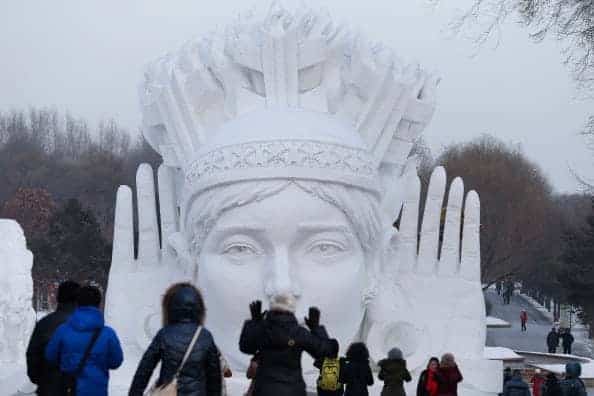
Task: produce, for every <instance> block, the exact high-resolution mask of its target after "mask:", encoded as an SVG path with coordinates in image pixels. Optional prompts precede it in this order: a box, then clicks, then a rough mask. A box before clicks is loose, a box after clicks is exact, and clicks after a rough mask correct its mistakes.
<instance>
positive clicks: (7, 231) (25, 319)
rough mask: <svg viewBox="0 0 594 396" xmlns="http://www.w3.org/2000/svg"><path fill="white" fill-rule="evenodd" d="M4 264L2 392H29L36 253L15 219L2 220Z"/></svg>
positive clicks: (0, 281)
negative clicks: (33, 275)
mask: <svg viewBox="0 0 594 396" xmlns="http://www.w3.org/2000/svg"><path fill="white" fill-rule="evenodd" d="M0 263H2V265H1V266H0V394H1V395H12V394H15V393H16V392H21V393H24V394H27V393H30V392H32V391H33V390H34V389H35V388H34V386H33V385H32V384H31V383H30V382H29V381H28V379H27V375H26V359H25V352H26V348H27V343H28V342H29V338H30V336H31V332H32V331H33V326H34V325H35V311H34V310H33V307H32V300H33V279H32V277H31V268H32V267H33V255H32V254H31V252H30V251H29V250H27V243H26V240H25V236H24V234H23V230H22V229H21V227H20V226H19V224H18V223H17V222H15V221H13V220H5V219H0Z"/></svg>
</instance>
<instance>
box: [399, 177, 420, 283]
mask: <svg viewBox="0 0 594 396" xmlns="http://www.w3.org/2000/svg"><path fill="white" fill-rule="evenodd" d="M420 195H421V180H420V179H419V177H418V176H417V175H416V174H415V175H414V177H412V178H411V179H410V180H409V183H407V188H406V198H405V200H404V205H403V207H402V216H401V218H400V230H399V232H398V239H397V243H396V253H397V256H396V260H397V261H398V263H397V264H398V266H399V269H400V272H410V271H411V270H412V269H413V266H414V263H415V261H416V258H417V244H418V242H417V238H418V235H419V234H418V229H419V201H420Z"/></svg>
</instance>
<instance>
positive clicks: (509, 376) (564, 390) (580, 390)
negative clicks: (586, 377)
mask: <svg viewBox="0 0 594 396" xmlns="http://www.w3.org/2000/svg"><path fill="white" fill-rule="evenodd" d="M581 374H582V366H581V365H580V364H579V363H578V362H571V363H567V365H566V366H565V375H564V379H563V380H559V378H558V377H557V375H555V373H552V372H549V373H548V374H547V375H546V376H544V375H543V374H542V372H541V370H540V369H536V370H535V371H534V375H533V376H532V378H531V380H530V385H531V386H530V385H529V384H528V383H527V382H526V381H524V379H523V378H522V372H521V371H520V370H513V371H512V370H511V368H506V369H505V371H504V374H503V396H531V395H532V396H587V395H588V393H587V391H586V385H585V384H584V381H582V379H581V378H580V376H581Z"/></svg>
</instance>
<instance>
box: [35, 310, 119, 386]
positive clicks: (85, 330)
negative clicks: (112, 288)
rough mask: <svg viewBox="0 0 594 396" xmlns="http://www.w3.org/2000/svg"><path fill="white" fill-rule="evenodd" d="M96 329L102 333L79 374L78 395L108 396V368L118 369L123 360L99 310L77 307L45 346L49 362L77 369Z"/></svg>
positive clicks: (64, 368)
mask: <svg viewBox="0 0 594 396" xmlns="http://www.w3.org/2000/svg"><path fill="white" fill-rule="evenodd" d="M96 329H101V333H100V335H99V338H97V341H96V342H95V345H94V346H93V349H92V350H91V354H90V356H89V359H88V360H87V363H86V364H85V367H84V369H83V370H82V373H81V375H80V376H79V377H78V381H77V386H76V394H77V395H85V396H107V389H108V386H107V384H108V381H109V370H110V369H112V370H113V369H116V368H118V367H119V366H120V365H121V364H122V361H123V359H124V357H123V353H122V347H121V346H120V341H119V340H118V337H117V335H116V333H115V331H114V330H113V329H112V328H110V327H107V326H104V323H103V314H102V313H101V311H99V309H97V308H95V307H89V306H85V307H80V308H78V309H77V310H76V311H74V313H73V314H72V316H71V317H70V319H68V321H67V322H66V323H64V324H62V325H61V326H60V327H58V329H57V330H56V332H55V333H54V335H53V336H52V338H51V340H50V342H49V343H48V345H47V347H46V349H45V358H46V359H47V360H48V361H49V362H52V363H54V364H59V366H60V370H61V371H63V372H66V373H72V372H74V371H75V370H76V369H77V367H78V364H79V363H80V361H81V359H82V357H83V354H84V352H85V350H86V348H87V346H88V345H89V342H90V341H91V337H92V336H93V332H94V331H95V330H96Z"/></svg>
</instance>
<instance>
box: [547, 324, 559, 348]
mask: <svg viewBox="0 0 594 396" xmlns="http://www.w3.org/2000/svg"><path fill="white" fill-rule="evenodd" d="M558 346H559V333H557V329H556V328H555V327H553V328H552V329H551V331H550V332H549V334H548V335H547V347H548V348H549V353H557V347H558Z"/></svg>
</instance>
